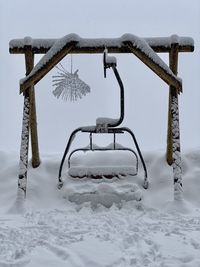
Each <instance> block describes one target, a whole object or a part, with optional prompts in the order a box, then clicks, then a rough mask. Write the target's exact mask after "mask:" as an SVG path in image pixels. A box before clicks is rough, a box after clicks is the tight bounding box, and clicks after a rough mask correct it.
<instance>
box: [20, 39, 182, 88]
mask: <svg viewBox="0 0 200 267" xmlns="http://www.w3.org/2000/svg"><path fill="white" fill-rule="evenodd" d="M177 39H178V38H177ZM92 40H93V43H92ZM97 40H98V44H101V45H102V46H104V47H105V46H106V47H107V46H108V45H110V44H109V41H111V40H113V39H83V38H80V37H79V36H78V35H75V34H71V35H66V36H64V37H63V38H60V39H58V40H57V41H56V42H55V43H54V45H53V46H52V47H51V48H50V50H48V52H47V53H46V54H45V55H44V56H43V57H42V58H41V60H40V61H39V62H38V64H37V65H36V66H35V67H34V68H33V70H32V71H31V73H30V74H29V75H28V76H26V77H25V78H23V79H21V81H20V92H21V93H22V92H24V91H25V90H26V89H27V88H28V87H30V86H32V85H34V84H36V83H37V82H38V81H40V80H41V79H42V77H44V76H45V75H46V74H47V73H48V72H49V71H50V70H51V69H52V68H53V67H54V66H55V65H56V64H57V63H58V62H59V61H60V60H61V59H62V58H63V57H64V56H66V55H67V54H68V53H70V52H71V50H72V49H73V48H76V47H81V46H82V45H89V46H91V47H93V48H95V45H97V43H96V42H97ZM115 41H116V43H115V45H118V46H121V45H125V46H127V48H128V49H129V50H130V52H132V53H134V54H135V55H136V56H137V57H138V58H139V59H140V60H142V61H143V63H145V64H146V65H147V66H148V67H150V68H151V69H152V70H153V71H154V72H155V73H156V74H157V75H158V76H160V77H161V78H162V79H163V80H164V81H165V82H166V83H167V84H169V85H172V86H174V87H175V88H177V89H178V90H179V91H181V89H182V82H181V80H180V79H178V78H177V77H176V76H175V75H174V74H173V72H172V71H171V70H170V68H169V67H168V66H167V65H166V64H165V63H164V61H163V60H162V59H161V58H160V57H159V56H158V55H157V54H156V53H155V52H154V51H153V49H152V48H151V47H150V46H149V45H148V43H147V42H146V41H145V40H144V39H142V38H139V37H137V36H135V35H132V34H124V35H123V36H122V37H121V38H118V39H115ZM28 43H29V44H30V43H31V40H30V39H28Z"/></svg>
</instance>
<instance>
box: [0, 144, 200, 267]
mask: <svg viewBox="0 0 200 267" xmlns="http://www.w3.org/2000/svg"><path fill="white" fill-rule="evenodd" d="M144 157H145V160H146V163H147V168H148V172H149V179H150V187H149V189H148V190H144V189H143V188H142V186H141V184H142V181H143V173H142V171H141V170H140V175H139V176H138V177H128V178H127V179H125V178H124V179H122V180H120V181H119V180H116V179H115V180H114V181H113V183H106V182H105V181H102V182H101V183H95V184H93V185H89V184H88V181H84V180H82V181H81V182H79V183H78V184H77V185H75V182H72V181H69V180H68V179H67V178H66V183H65V185H64V187H63V189H62V190H61V191H59V190H58V189H57V188H56V184H57V180H56V177H57V173H58V166H59V161H60V158H61V155H59V154H52V155H43V156H42V164H41V166H40V167H39V168H38V169H32V168H31V167H30V169H29V174H28V190H27V199H26V205H25V210H24V212H23V213H21V214H18V213H15V211H16V210H15V208H16V203H15V200H16V192H17V191H16V189H17V173H18V154H17V153H7V152H6V153H5V152H0V170H1V171H0V181H1V183H0V184H1V186H0V207H1V209H0V267H1V266H2V267H8V266H9V267H10V266H12V267H22V266H26V267H35V266H37V267H44V266H52V267H55V266H59V267H62V266H70V267H79V266H87V267H90V266H92V267H94V266H97V267H98V266H105V267H112V266H113V267H116V266H117V267H118V266H120V267H122V266H125V267H126V266H136V267H141V266H151V267H157V266H162V267H172V266H173V267H175V266H176V267H189V266H190V267H199V266H200V209H199V206H200V195H199V192H200V165H199V162H200V149H196V150H191V151H188V152H187V153H184V154H183V181H184V199H185V201H184V202H179V203H173V177H172V169H171V168H170V167H168V166H167V164H166V163H165V158H164V152H163V151H156V152H151V153H145V154H144ZM116 184H118V187H117V188H118V190H119V187H120V190H121V192H122V191H123V189H124V191H126V190H127V188H135V189H137V190H138V192H139V191H140V194H141V196H143V198H142V200H141V201H136V200H131V201H125V200H123V201H122V202H121V203H114V204H113V205H112V206H111V207H110V208H107V207H105V206H103V205H101V204H96V205H95V206H94V205H92V204H93V203H91V202H84V203H81V204H79V205H77V204H75V203H71V202H70V201H68V200H67V197H68V196H69V194H72V193H73V192H74V193H76V190H79V189H80V188H85V187H86V186H87V189H88V188H89V189H90V188H92V187H94V186H97V185H98V186H100V187H101V188H103V190H102V191H103V193H106V192H108V193H109V192H111V193H113V192H115V191H114V190H115V189H116ZM119 185H120V186H119ZM73 190H74V191H73ZM77 192H78V191H77ZM99 192H100V191H99ZM108 195H109V194H108ZM177 210H178V211H177Z"/></svg>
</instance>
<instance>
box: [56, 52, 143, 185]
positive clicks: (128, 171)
mask: <svg viewBox="0 0 200 267" xmlns="http://www.w3.org/2000/svg"><path fill="white" fill-rule="evenodd" d="M103 64H104V77H105V78H106V70H107V68H112V70H113V72H114V75H115V77H116V79H117V82H118V84H119V87H120V118H119V119H110V118H98V119H97V120H96V125H95V126H86V127H80V128H77V129H75V130H74V131H73V132H72V134H71V136H70V138H69V140H68V143H67V146H66V149H65V151H64V154H63V157H62V160H61V164H60V168H59V176H58V188H59V189H60V188H62V186H63V180H62V171H63V165H64V162H65V159H66V156H67V155H68V153H69V150H70V146H71V144H72V142H73V140H74V138H75V136H76V134H77V133H78V132H82V133H89V137H90V144H89V146H87V147H85V148H78V149H75V150H73V151H72V152H71V153H70V154H69V155H68V174H69V175H70V176H71V177H78V178H83V177H91V178H102V177H105V178H113V177H116V176H117V177H119V176H126V175H137V173H138V155H139V158H140V161H141V163H142V167H143V170H144V181H143V187H144V188H145V189H147V188H148V178H147V169H146V165H145V162H144V159H143V156H142V153H141V151H140V148H139V145H138V143H137V140H136V138H135V135H134V134H133V132H132V131H131V130H130V129H129V128H127V127H117V126H119V125H120V124H121V123H122V121H123V119H124V86H123V83H122V80H121V78H120V75H119V73H118V70H117V67H116V66H117V61H116V58H115V57H111V56H108V55H107V49H105V51H104V55H103ZM125 132H126V133H128V134H129V135H131V138H132V140H133V142H134V144H135V147H136V150H137V153H138V155H137V153H136V152H135V151H134V150H133V149H131V148H127V147H123V146H121V145H120V146H119V145H118V144H117V143H116V135H117V134H124V133H125ZM102 133H104V134H105V133H106V134H113V137H114V138H113V144H112V145H111V146H108V147H96V146H94V145H93V140H92V137H93V134H102ZM79 151H83V152H87V151H129V152H131V153H132V154H133V156H134V159H135V161H134V162H135V166H115V167H110V166H108V167H106V166H103V167H98V168H97V167H89V168H87V167H84V168H83V167H77V166H75V167H73V166H72V164H71V158H72V155H73V154H75V153H76V152H79Z"/></svg>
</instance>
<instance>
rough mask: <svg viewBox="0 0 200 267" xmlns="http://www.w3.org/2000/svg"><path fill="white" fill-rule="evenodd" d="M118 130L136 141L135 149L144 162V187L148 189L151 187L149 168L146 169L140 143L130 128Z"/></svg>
mask: <svg viewBox="0 0 200 267" xmlns="http://www.w3.org/2000/svg"><path fill="white" fill-rule="evenodd" d="M112 130H113V131H115V129H112ZM117 130H121V131H124V132H128V133H129V134H130V135H131V136H132V138H133V141H134V143H135V147H136V149H137V152H138V154H139V157H140V160H141V162H142V166H143V169H144V182H143V187H144V188H145V189H147V188H148V186H149V182H148V176H147V168H146V164H145V161H144V159H143V156H142V153H141V151H140V148H139V145H138V143H137V140H136V138H135V135H134V133H133V132H132V131H131V129H129V128H127V127H120V128H118V129H117Z"/></svg>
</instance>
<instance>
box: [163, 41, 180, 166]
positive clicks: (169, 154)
mask: <svg viewBox="0 0 200 267" xmlns="http://www.w3.org/2000/svg"><path fill="white" fill-rule="evenodd" d="M178 53H179V51H178V44H173V45H172V48H171V50H170V53H169V67H170V69H171V70H172V72H173V73H174V74H175V75H177V74H178ZM176 94H177V92H176V90H175V89H174V87H173V86H170V87H169V100H168V128H167V151H166V160H167V163H168V164H169V165H172V163H173V137H172V113H171V106H172V97H173V95H176Z"/></svg>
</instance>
